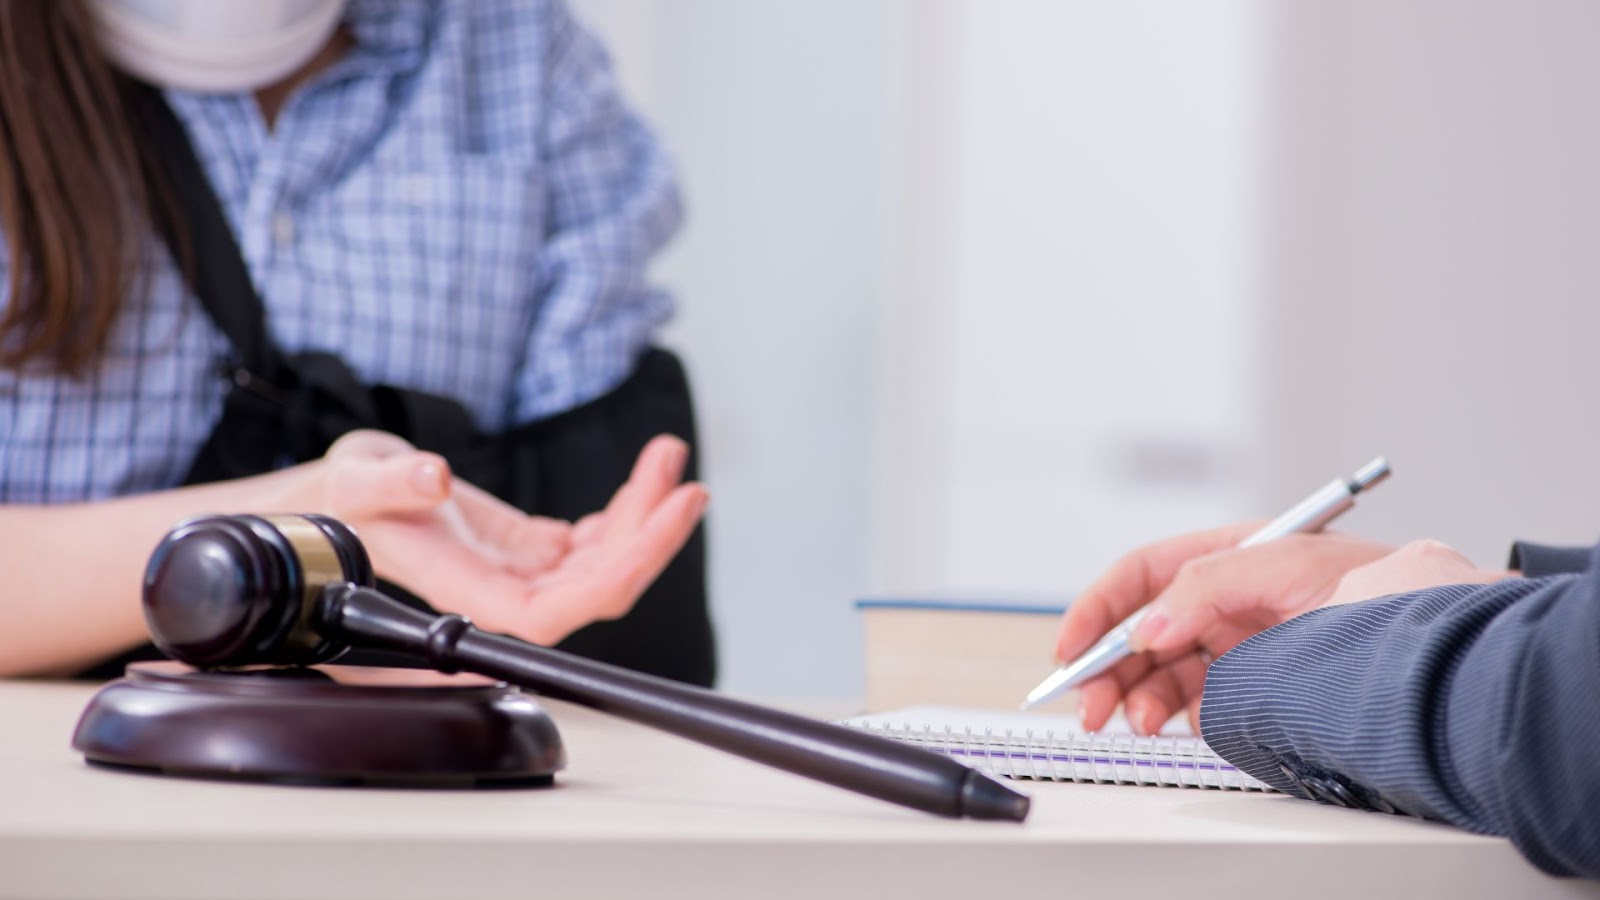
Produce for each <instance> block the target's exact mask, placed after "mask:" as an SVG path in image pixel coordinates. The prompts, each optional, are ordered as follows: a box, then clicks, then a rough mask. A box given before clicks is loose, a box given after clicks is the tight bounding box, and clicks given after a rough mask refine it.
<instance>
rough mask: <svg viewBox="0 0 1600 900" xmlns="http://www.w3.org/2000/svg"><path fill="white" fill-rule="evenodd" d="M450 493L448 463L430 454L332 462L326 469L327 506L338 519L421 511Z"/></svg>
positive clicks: (406, 454) (416, 453)
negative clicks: (327, 469)
mask: <svg viewBox="0 0 1600 900" xmlns="http://www.w3.org/2000/svg"><path fill="white" fill-rule="evenodd" d="M449 496H450V465H449V463H446V462H445V461H444V458H443V457H441V456H439V455H437V454H433V453H424V452H420V451H416V452H408V453H399V454H396V455H394V456H390V457H385V458H381V459H375V458H372V457H366V458H361V459H352V460H349V461H343V462H341V461H335V462H334V463H333V465H332V466H331V468H330V469H329V471H328V488H327V498H328V506H329V508H330V509H331V511H332V513H333V515H334V516H336V517H339V518H349V519H362V518H371V517H374V516H382V515H392V514H395V513H408V512H422V511H425V510H430V509H433V508H434V507H436V506H438V505H439V504H440V503H443V502H444V501H445V500H446V499H448V498H449Z"/></svg>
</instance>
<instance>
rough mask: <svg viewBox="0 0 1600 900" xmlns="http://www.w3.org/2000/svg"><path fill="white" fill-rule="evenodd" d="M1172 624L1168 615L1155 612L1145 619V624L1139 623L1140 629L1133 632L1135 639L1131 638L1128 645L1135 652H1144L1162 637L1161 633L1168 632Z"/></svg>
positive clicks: (1158, 611)
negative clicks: (1131, 646) (1168, 627)
mask: <svg viewBox="0 0 1600 900" xmlns="http://www.w3.org/2000/svg"><path fill="white" fill-rule="evenodd" d="M1171 624H1172V620H1171V619H1168V618H1167V614H1166V613H1164V612H1162V611H1161V610H1159V609H1158V610H1153V611H1151V613H1150V614H1149V615H1147V616H1145V617H1144V621H1143V622H1140V623H1139V627H1138V628H1135V629H1134V630H1133V637H1131V638H1129V640H1128V643H1130V644H1131V645H1133V648H1134V649H1135V650H1138V651H1141V652H1143V651H1144V650H1146V649H1148V648H1149V647H1150V645H1151V644H1152V643H1153V642H1154V641H1155V639H1156V638H1158V637H1160V636H1161V633H1162V632H1163V631H1166V630H1167V626H1168V625H1171Z"/></svg>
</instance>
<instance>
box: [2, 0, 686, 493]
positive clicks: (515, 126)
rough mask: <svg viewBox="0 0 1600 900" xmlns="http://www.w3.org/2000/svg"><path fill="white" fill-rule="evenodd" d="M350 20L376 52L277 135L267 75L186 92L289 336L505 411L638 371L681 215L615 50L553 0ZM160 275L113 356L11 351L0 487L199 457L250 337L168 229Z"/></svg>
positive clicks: (277, 331) (270, 307) (358, 54)
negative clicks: (64, 372)
mask: <svg viewBox="0 0 1600 900" xmlns="http://www.w3.org/2000/svg"><path fill="white" fill-rule="evenodd" d="M345 24H346V27H347V28H348V29H349V30H350V33H351V34H352V36H353V37H354V39H355V47H354V48H352V49H351V50H350V51H349V52H348V53H347V54H346V55H345V57H344V58H342V59H341V60H340V61H339V62H337V63H336V64H335V65H334V66H332V67H330V68H329V69H328V70H327V71H325V72H323V73H321V74H320V75H319V76H318V77H317V78H316V79H315V80H314V81H312V82H310V83H309V84H307V85H306V86H304V87H303V88H302V89H300V90H298V91H297V92H296V93H295V94H294V95H293V96H292V97H291V98H290V100H289V102H288V103H287V104H286V105H285V106H284V108H283V109H282V111H281V112H280V114H279V116H278V118H277V121H276V123H275V124H274V126H273V129H272V130H271V131H270V132H269V131H268V130H267V127H266V124H265V123H264V121H263V119H262V117H261V114H260V112H259V110H258V108H257V106H256V103H255V100H254V98H253V97H252V96H251V95H249V94H222V95H216V94H212V95H200V94H187V93H182V92H178V91H169V92H168V93H167V97H168V100H169V102H170V103H171V104H172V106H173V109H174V110H175V111H176V113H177V114H178V117H179V118H180V119H181V120H182V121H183V122H184V124H185V126H186V127H187V129H188V131H189V134H190V138H191V140H192V142H193V143H194V146H195V151H196V153H197V154H198V155H199V157H200V159H201V161H202V163H203V164H204V165H205V167H206V170H207V173H208V174H209V176H210V179H211V182H212V184H213V186H214V187H215V189H216V191H217V194H218V196H219V198H220V199H221V201H222V205H223V207H224V209H225V211H226V213H227V215H228V217H229V218H230V220H231V223H232V225H233V228H234V233H235V235H236V237H237V238H238V242H239V245H240V248H241V249H242V251H243V253H244V257H245V261H246V263H247V264H248V266H249V268H250V272H251V274H252V276H253V277H254V280H255V283H256V286H257V289H258V291H259V292H260V294H261V297H262V301H263V303H265V305H266V308H267V318H268V324H269V327H270V328H271V330H272V333H273V336H274V337H275V339H276V340H277V342H278V344H279V345H280V346H281V347H283V348H284V349H285V350H287V351H291V352H293V351H297V350H312V349H317V350H329V351H333V352H336V353H338V354H340V355H341V356H342V357H343V358H344V359H345V360H346V361H347V362H348V363H349V364H350V365H351V367H352V368H353V369H354V370H355V371H356V372H358V373H359V374H360V375H361V376H362V377H363V378H365V379H366V380H368V381H369V382H384V383H388V384H394V385H401V386H406V387H412V388H417V389H420V390H425V391H429V392H432V393H436V394H442V395H445V396H450V397H455V398H457V399H458V400H460V401H461V402H463V403H464V404H465V405H466V406H467V408H468V409H470V410H471V411H472V413H473V414H474V416H475V417H476V418H477V421H478V424H479V426H480V427H482V428H484V429H490V430H499V429H503V428H506V427H508V426H511V425H515V424H519V423H522V422H527V421H531V420H534V419H538V418H542V417H545V416H549V415H551V414H553V413H557V412H560V411H562V410H565V409H568V408H571V407H573V406H575V405H578V404H581V403H583V402H585V401H587V400H591V399H593V398H595V397H597V396H599V395H600V394H603V393H605V392H606V391H607V390H609V389H610V388H612V387H614V386H616V385H617V384H618V383H620V382H621V381H622V380H623V379H624V378H625V377H626V376H627V375H628V374H629V372H630V371H631V369H632V366H633V364H634V361H635V360H636V359H637V357H638V355H639V353H640V351H641V350H642V349H643V348H644V347H645V345H647V344H648V343H649V342H650V339H651V336H652V334H653V333H654V331H655V330H656V328H657V327H658V326H660V325H661V323H662V322H664V321H665V320H666V319H667V318H668V316H669V315H670V314H671V311H672V303H671V300H670V298H668V297H667V296H666V295H665V294H664V293H662V292H660V291H657V290H654V289H652V288H651V287H650V286H649V285H647V284H646V282H645V278H644V269H645V265H646V262H647V261H648V259H649V258H650V256H651V255H652V254H653V253H654V252H655V251H656V250H657V249H658V248H659V247H660V246H661V245H662V243H663V242H665V241H666V239H667V238H668V237H669V236H670V235H671V234H672V233H673V231H674V230H675V229H676V227H677V225H678V221H679V215H680V212H679V203H678V194H677V190H676V185H675V182H674V179H673V174H672V170H671V167H670V166H669V164H668V162H667V160H666V159H665V158H664V156H663V154H662V152H661V149H660V148H659V147H658V146H657V144H656V143H655V141H654V140H653V139H652V138H651V136H650V135H649V134H648V133H647V132H646V130H645V129H644V128H643V127H642V126H641V125H640V123H639V122H638V120H637V119H635V118H634V116H633V115H632V114H631V113H630V112H629V111H628V110H627V109H626V108H624V106H623V105H622V103H621V101H620V99H619V98H618V96H617V85H616V82H615V79H614V78H613V75H612V72H611V70H610V67H609V63H608V61H607V59H606V56H605V53H604V51H603V50H602V48H601V47H600V45H599V44H598V43H597V42H596V41H595V39H594V38H593V37H592V36H591V35H589V34H588V33H586V32H585V31H584V30H583V29H582V28H581V27H579V26H578V25H577V24H576V23H575V22H574V21H573V19H572V18H571V16H570V14H569V13H568V11H567V10H566V9H565V8H564V7H563V6H562V5H561V4H560V3H559V2H540V0H526V2H522V0H518V2H506V0H496V2H493V3H473V2H467V0H459V2H451V0H434V2H428V0H352V2H351V3H350V5H349V7H348V10H347V12H346V14H345ZM148 270H149V272H150V276H149V279H148V285H147V290H145V291H144V292H142V293H141V294H140V295H138V296H133V297H130V298H129V302H128V306H127V308H126V311H125V312H124V314H123V315H122V316H121V318H120V320H119V323H118V326H117V328H116V330H115V332H114V334H113V336H112V339H111V342H110V345H109V347H108V350H107V355H106V357H105V359H104V361H103V362H102V363H101V364H100V365H99V367H98V368H97V369H96V370H95V372H94V373H93V374H91V375H90V376H87V377H86V378H84V379H82V380H71V379H67V378H63V377H58V376H53V375H48V374H40V373H36V372H29V373H18V372H0V501H4V502H18V503H22V502H48V503H56V502H69V501H78V500H89V499H96V498H102V497H109V496H116V495H122V494H129V493H136V492H140V491H148V490H154V489H160V488H167V487H172V486H174V485H176V484H178V483H179V482H180V481H181V479H182V478H183V475H184V473H185V472H186V471H187V469H188V467H189V464H190V462H191V461H192V459H193V457H194V455H195V453H196V451H197V450H198V449H199V447H200V445H201V444H202V443H203V442H204V440H205V438H206V436H207V435H208V434H209V433H210V431H211V429H212V426H213V425H214V424H215V422H216V420H217V418H218V416H219V415H220V412H221V405H222V397H223V393H224V387H225V386H224V384H223V382H222V380H221V379H220V378H219V377H218V375H217V360H218V359H219V358H220V357H223V356H225V355H226V354H227V353H228V350H229V346H228V343H227V341H226V339H224V338H223V336H222V335H221V333H220V332H218V331H217V330H216V328H215V327H214V326H213V325H212V324H211V321H210V319H209V318H208V317H207V316H206V314H205V313H204V312H203V310H201V308H200V307H199V305H198V303H197V301H196V300H195V299H194V298H193V297H192V296H190V295H189V294H188V292H187V290H186V289H185V288H184V286H183V284H182V283H181V282H180V280H179V279H178V277H177V276H176V273H175V272H174V270H173V268H172V266H171V264H170V261H169V260H168V258H167V257H166V255H165V252H164V251H163V250H161V249H160V248H159V246H157V245H155V244H154V243H153V241H152V247H151V250H150V263H149V266H148ZM5 283H6V281H5V260H4V259H3V258H0V292H3V291H4V290H5V288H4V285H5ZM5 302H6V298H5V296H4V295H3V293H0V306H3V304H4V303H5Z"/></svg>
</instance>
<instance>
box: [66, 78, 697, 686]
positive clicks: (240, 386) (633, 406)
mask: <svg viewBox="0 0 1600 900" xmlns="http://www.w3.org/2000/svg"><path fill="white" fill-rule="evenodd" d="M124 97H125V100H126V102H127V104H128V107H127V108H128V109H129V112H130V114H131V118H132V119H133V121H134V123H135V125H136V127H137V128H139V130H140V132H141V135H140V136H141V138H142V140H144V141H145V142H146V143H145V146H144V151H145V153H144V154H143V155H144V157H145V159H146V161H147V163H146V165H147V171H146V173H145V177H146V180H147V181H148V182H150V185H151V191H152V196H171V197H172V199H173V201H174V204H175V206H176V214H177V215H178V216H181V218H182V221H183V223H184V226H185V227H184V228H183V229H182V230H181V231H180V230H179V229H177V228H175V227H174V223H172V222H170V221H165V220H163V217H162V216H161V215H160V214H159V213H158V214H157V222H156V228H157V230H158V231H159V232H160V233H161V234H162V236H163V238H164V239H165V240H166V241H167V244H168V246H169V247H172V248H173V256H174V257H175V258H178V259H182V258H183V257H184V254H183V253H182V252H181V251H180V250H179V249H178V247H179V245H178V243H177V240H176V237H175V236H176V235H177V234H179V233H183V234H186V235H187V238H188V245H189V248H190V250H191V251H192V253H191V254H189V255H190V256H192V265H191V266H189V268H190V269H191V270H192V271H191V272H190V273H189V274H188V278H189V281H190V284H191V287H192V288H193V290H194V293H195V294H196V295H197V296H198V297H199V299H200V303H201V305H202V306H203V307H204V308H205V311H206V313H207V314H208V315H209V316H210V317H211V319H212V321H213V322H215V323H216V325H217V327H218V328H219V329H220V330H221V331H222V333H223V334H224V335H225V336H226V337H227V338H228V340H229V342H230V343H231V344H232V349H233V354H232V356H231V357H230V358H228V359H226V360H223V361H222V363H221V365H220V366H219V376H220V377H221V378H222V379H223V380H224V381H223V384H222V385H221V387H223V389H224V390H226V392H227V393H226V396H225V399H224V401H223V408H222V417H221V419H220V421H218V423H217V425H216V427H215V429H214V430H213V431H212V433H211V435H210V436H209V437H208V438H207V439H206V442H205V444H204V445H203V446H202V447H201V449H200V452H199V453H198V454H197V455H196V457H195V460H194V462H193V464H192V465H191V467H190V470H189V473H188V475H187V476H186V477H185V479H184V483H185V484H201V483H205V482H211V481H219V480H224V479H232V478H240V477H244V476H248V475H256V474H260V473H263V472H267V471H271V470H273V469H276V468H279V467H281V466H282V465H283V464H285V463H286V462H304V461H307V460H312V459H316V458H318V457H320V456H322V455H323V453H324V452H325V451H326V450H327V449H328V446H329V445H330V444H332V443H333V441H334V440H336V439H337V438H338V437H339V436H340V435H342V434H345V433H346V432H349V431H351V430H354V429H357V428H377V429H381V430H384V431H389V432H392V433H394V434H397V435H399V436H401V437H403V438H405V439H406V440H408V441H410V442H411V443H412V444H413V445H414V446H416V447H419V448H421V449H424V450H430V451H433V452H435V453H438V454H440V455H441V456H443V457H444V458H445V459H446V460H447V461H448V462H449V463H450V467H451V469H452V470H453V471H454V472H455V474H456V475H457V476H459V477H460V478H462V479H464V480H466V481H468V482H471V483H472V484H475V485H477V486H478V487H480V488H483V489H484V490H486V491H488V492H490V493H492V494H494V495H495V496H497V497H499V498H501V499H503V500H505V501H506V502H508V503H510V504H512V505H513V506H516V507H517V508H519V509H522V510H523V511H525V512H528V513H533V514H538V515H543V516H552V517H555V518H560V519H568V520H576V519H578V518H579V517H581V516H583V515H585V514H587V513H590V512H594V511H596V510H598V509H601V508H602V507H604V506H605V504H606V502H607V501H608V500H609V499H610V497H611V494H612V493H613V492H614V491H615V490H616V489H617V488H618V487H620V486H621V485H622V483H623V482H624V481H626V480H627V477H628V473H629V472H630V471H631V469H632V467H633V462H634V459H635V457H637V456H638V454H639V451H640V450H641V449H643V447H644V445H645V443H646V442H648V441H649V440H650V438H652V437H654V436H655V435H657V434H662V433H668V434H674V435H677V436H678V437H680V438H683V439H684V440H685V441H688V442H689V446H690V448H691V452H690V457H689V463H688V466H687V470H686V475H685V477H687V478H691V479H692V478H696V477H698V476H697V471H698V460H697V456H698V454H697V453H696V452H694V448H695V447H696V443H695V428H694V411H693V407H692V405H691V402H690V395H689V384H688V380H687V379H686V377H685V375H684V371H683V367H682V365H681V364H680V363H679V361H678V359H677V358H676V357H675V356H673V355H672V354H671V353H669V352H667V351H666V350H662V349H659V348H652V349H650V350H648V351H646V352H645V354H644V355H643V356H642V357H641V358H640V360H639V362H638V365H637V367H636V368H635V370H634V372H633V373H632V375H630V376H629V378H628V379H627V380H626V381H624V382H623V383H622V384H621V385H620V386H618V387H617V388H615V389H614V390H612V391H611V392H610V393H608V394H606V395H605V396H603V397H600V398H599V399H597V400H594V401H592V402H590V403H586V404H584V405H582V406H579V407H577V408H575V409H572V410H569V411H567V412H564V413H560V414H558V415H556V416H554V417H551V418H549V419H545V420H542V421H539V422H535V423H532V424H529V425H523V426H520V427H516V428H513V429H511V430H508V431H506V432H504V433H501V434H484V433H482V432H480V431H478V429H477V427H476V425H475V424H474V422H473V420H472V417H471V414H470V413H468V411H467V410H466V409H465V408H464V407H463V406H462V405H461V404H460V403H458V402H457V401H455V400H453V399H450V398H447V397H440V396H436V395H432V394H428V393H424V392H421V391H414V390H410V389H406V388H400V387H394V386H390V385H366V384H363V383H361V381H360V380H359V378H357V376H356V375H355V374H354V373H353V372H352V371H351V370H350V369H349V367H348V366H346V365H345V363H344V362H343V361H342V360H341V359H340V358H339V357H338V356H336V355H334V354H330V353H320V352H308V353H295V354H286V353H284V352H283V351H282V350H281V349H280V348H279V347H278V346H277V345H276V344H275V343H274V342H273V340H272V338H271V335H270V334H269V333H268V330H267V327H266V313H265V311H264V308H263V306H262V303H261V298H260V296H259V295H258V294H257V293H256V290H255V286H254V284H253V283H252V282H251V280H250V274H249V271H248V269H247V268H246V267H245V263H244V258H243V255H242V254H241V253H240V251H239V247H238V244H237V243H236V242H235V241H234V238H233V234H232V231H231V230H230V228H229V226H228V221H227V219H226V217H225V216H224V214H223V211H222V208H221V206H220V204H219V203H218V201H217V198H216V195H215V193H214V192H213V191H212V189H211V185H210V182H209V181H208V179H207V178H206V175H205V170H204V169H203V168H202V167H201V165H200V162H199V160H198V159H197V158H196V156H195V154H194V150H193V148H192V147H191V145H190V143H189V137H188V134H187V132H186V131H185V130H184V128H183V125H182V123H180V122H179V121H178V119H177V116H176V115H174V114H173V112H172V110H171V108H170V107H169V106H168V105H167V103H166V100H165V98H163V97H162V96H161V93H160V91H158V90H156V89H154V88H152V87H149V86H147V85H144V84H140V83H135V82H127V83H126V84H125V94H124ZM162 190H166V191H168V192H169V193H167V194H159V193H156V192H157V191H162ZM152 206H153V207H155V208H158V209H159V208H160V206H161V204H158V203H152ZM465 299H466V302H470V298H465ZM385 588H386V589H387V590H389V591H391V592H393V593H395V594H396V596H400V597H401V598H402V599H407V600H408V601H410V602H415V603H417V604H419V605H424V606H425V605H426V602H425V600H424V599H422V598H416V597H414V596H412V595H410V594H408V593H406V592H404V591H402V590H401V589H399V588H398V586H395V585H385ZM560 647H561V649H563V650H569V651H572V652H574V653H578V654H580V655H583V656H587V657H590V658H593V659H599V660H603V661H606V662H610V663H615V664H618V665H622V666H627V667H629V668H633V669H637V670H639V671H643V672H649V673H651V674H655V675H662V676H665V677H668V678H675V679H678V680H680V681H686V682H689V683H691V684H699V685H707V686H709V685H710V684H711V683H712V680H713V678H714V677H715V674H716V664H715V648H714V643H713V639H712V632H711V622H710V617H709V615H708V612H707V604H706V575H705V538H704V528H703V526H702V527H697V528H696V529H695V532H694V535H693V536H692V537H691V538H690V540H689V543H688V544H687V545H686V546H685V547H684V548H683V550H682V551H681V552H679V554H678V556H677V558H675V559H674V560H673V561H672V563H671V564H670V565H669V566H668V567H667V569H666V570H665V571H664V572H663V573H662V574H661V576H660V577H659V578H658V579H656V582H655V583H654V584H653V585H652V586H651V587H650V589H649V590H647V591H646V592H645V594H644V595H643V596H642V597H641V598H640V599H639V602H638V603H637V604H636V605H635V606H634V608H633V609H632V610H631V611H630V612H629V613H628V614H627V615H626V616H624V617H623V618H621V619H619V620H617V621H614V622H597V623H594V624H592V625H589V626H587V627H585V628H583V629H581V630H579V631H577V632H576V633H574V634H572V635H571V636H570V637H568V638H567V639H566V640H564V641H562V642H561V644H560ZM155 658H160V654H159V652H158V651H156V650H155V648H154V647H149V646H146V647H144V648H140V649H139V650H136V651H134V652H132V653H129V654H125V655H122V656H119V657H117V658H115V659H112V660H108V661H106V662H105V663H103V664H101V665H98V666H96V667H95V668H94V669H92V670H90V671H89V672H86V673H84V674H85V675H87V676H90V677H114V676H116V675H120V674H121V671H122V667H123V666H124V665H125V664H126V663H127V662H129V661H131V660H133V659H155ZM356 661H357V662H389V661H391V660H389V659H386V658H383V657H381V656H376V657H371V658H367V659H358V660H356Z"/></svg>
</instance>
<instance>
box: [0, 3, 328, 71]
mask: <svg viewBox="0 0 1600 900" xmlns="http://www.w3.org/2000/svg"><path fill="white" fill-rule="evenodd" d="M0 2H8V0H0ZM46 2H54V0H46ZM344 4H345V0H90V2H89V8H90V10H91V11H93V13H94V18H95V21H96V23H97V26H98V28H99V37H100V45H101V47H102V48H103V49H104V50H105V53H106V55H107V56H108V57H110V59H111V61H112V62H113V63H115V64H116V65H117V66H118V67H120V68H122V69H123V70H125V71H127V72H128V73H129V74H131V75H134V76H136V77H138V78H142V79H144V80H145V81H149V82H152V83H154V84H158V85H163V86H165V87H174V88H181V89H183V90H190V91H201V92H206V93H228V92H233V91H250V90H255V89H257V88H262V87H266V86H267V85H269V84H272V83H274V82H276V81H279V80H281V79H283V78H285V77H286V76H288V75H289V74H290V73H292V72H293V71H294V70H295V69H298V68H299V67H300V66H302V65H304V64H305V63H306V62H307V61H309V60H310V59H311V58H312V57H313V56H315V55H316V54H317V51H318V50H320V49H322V46H323V44H325V43H326V42H327V40H328V36H329V35H331V34H332V33H333V30H334V29H335V28H336V27H338V25H339V14H340V13H341V12H342V11H343V10H344Z"/></svg>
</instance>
